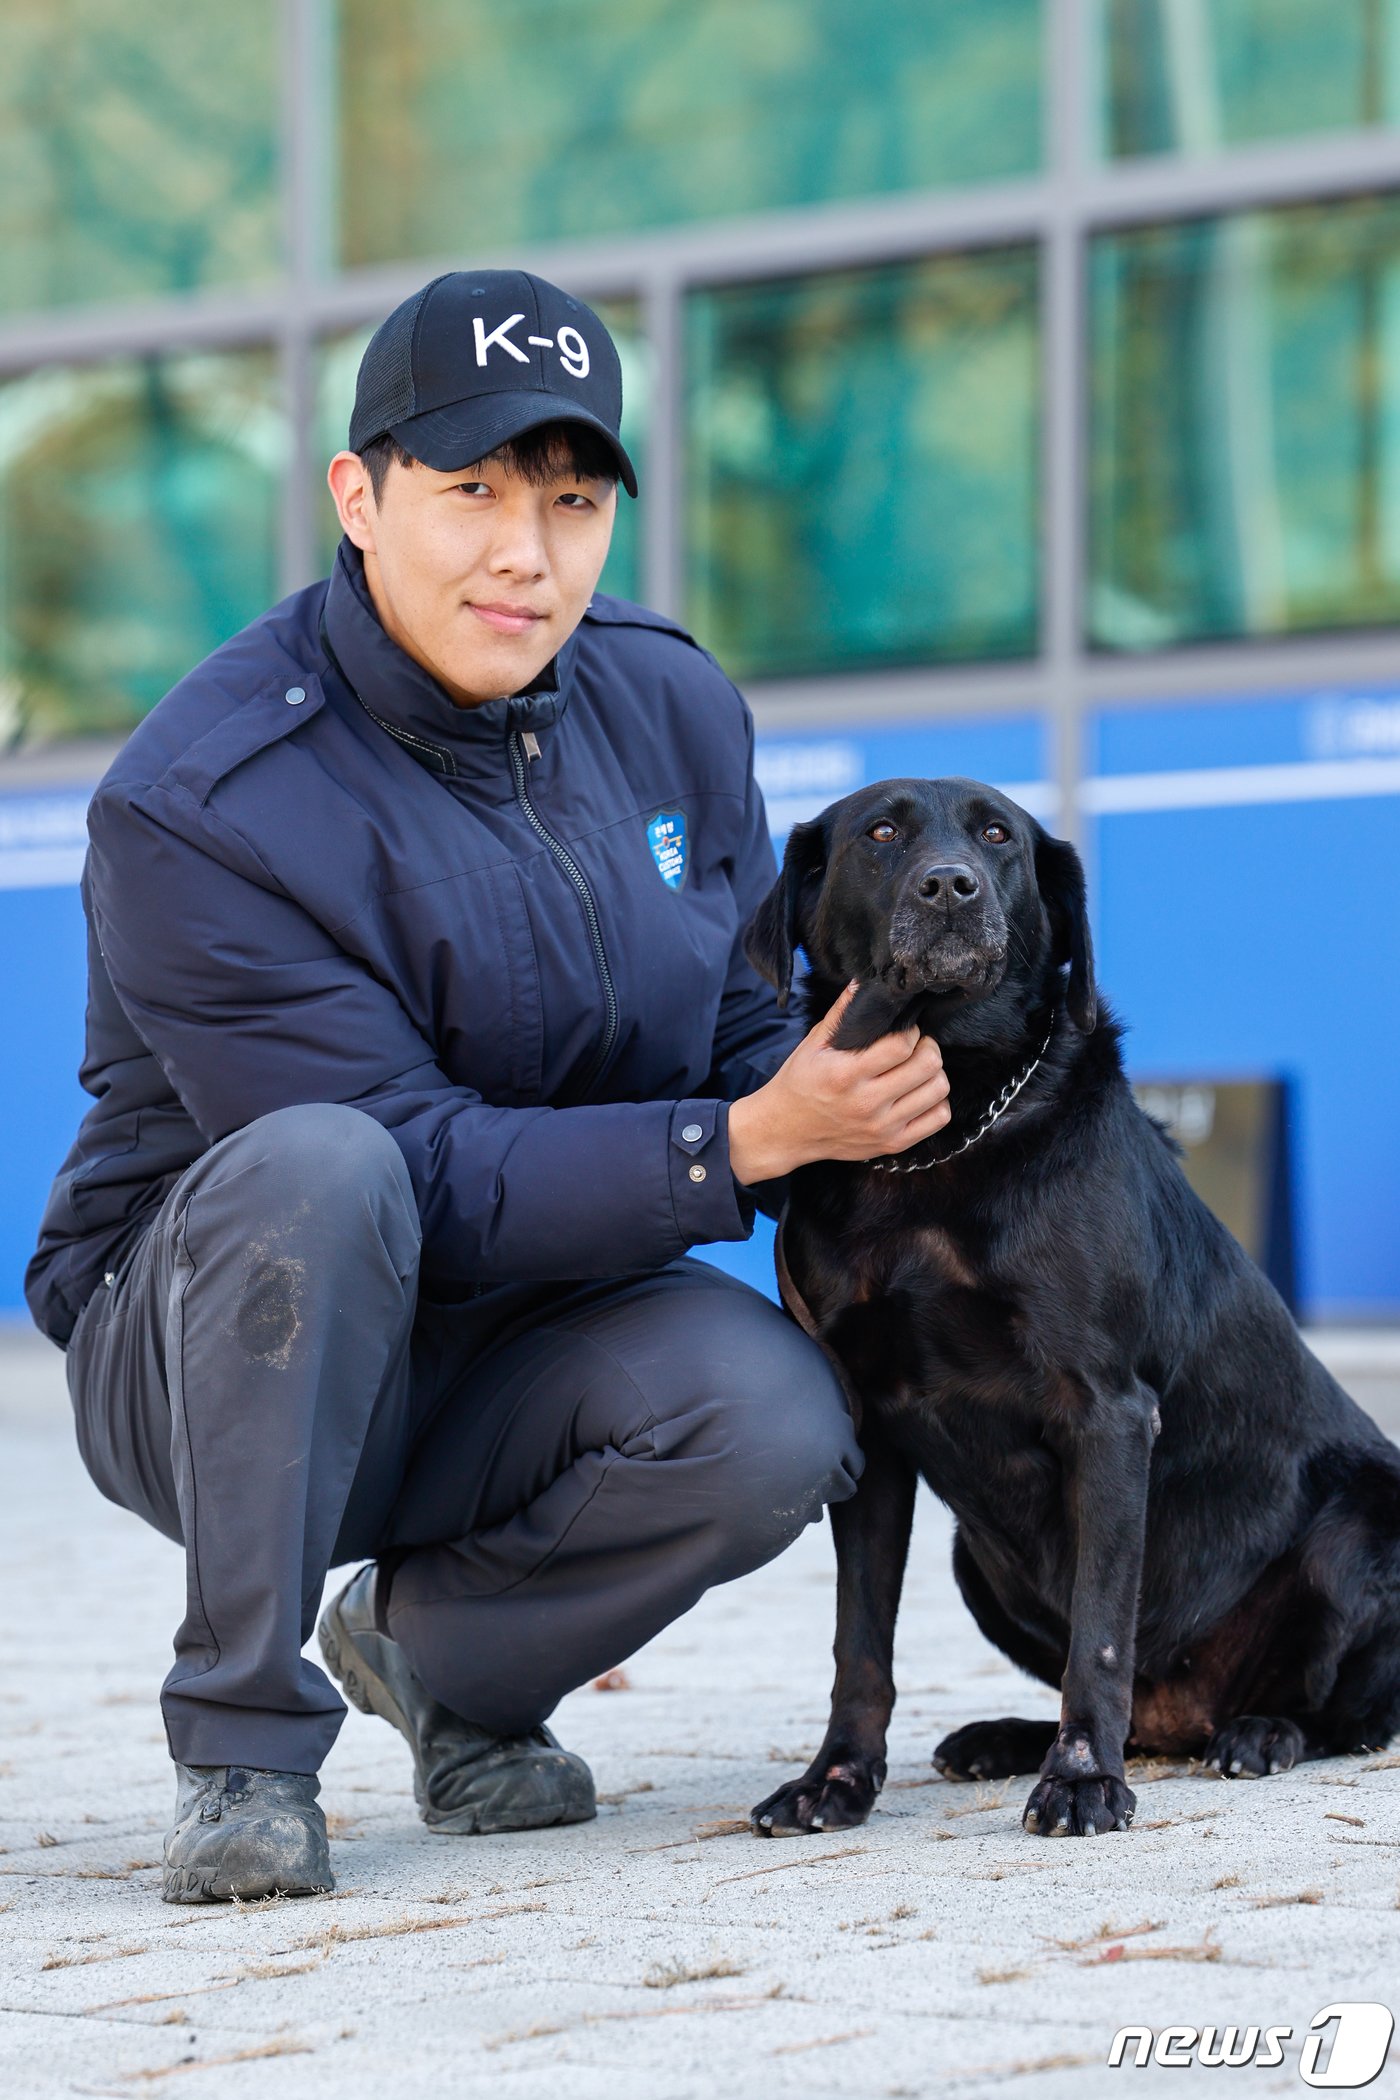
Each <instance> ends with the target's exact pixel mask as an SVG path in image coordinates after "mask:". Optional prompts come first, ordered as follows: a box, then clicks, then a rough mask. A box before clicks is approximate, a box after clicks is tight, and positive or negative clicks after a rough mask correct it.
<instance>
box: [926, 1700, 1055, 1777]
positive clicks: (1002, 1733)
mask: <svg viewBox="0 0 1400 2100" xmlns="http://www.w3.org/2000/svg"><path fill="white" fill-rule="evenodd" d="M1055 1733H1056V1730H1055V1723H1054V1722H1053V1721H1017V1720H1014V1719H1012V1718H1011V1717H1010V1716H1009V1715H1008V1716H1007V1718H1006V1719H1005V1720H1001V1721H969V1722H968V1724H967V1726H966V1728H955V1729H954V1730H953V1732H952V1734H951V1735H945V1736H944V1738H943V1740H942V1742H941V1743H940V1744H939V1746H938V1748H937V1749H936V1750H935V1751H934V1753H933V1762H934V1765H935V1767H936V1768H937V1770H938V1771H940V1772H942V1773H943V1774H944V1776H945V1777H946V1778H948V1779H1009V1778H1010V1777H1011V1776H1012V1774H1013V1773H1015V1772H1038V1771H1039V1770H1040V1767H1041V1765H1042V1764H1043V1763H1044V1761H1045V1753H1046V1751H1047V1750H1048V1749H1049V1748H1050V1745H1051V1744H1052V1743H1053V1742H1054V1740H1055Z"/></svg>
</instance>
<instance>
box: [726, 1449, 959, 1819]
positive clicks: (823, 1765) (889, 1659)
mask: <svg viewBox="0 0 1400 2100" xmlns="http://www.w3.org/2000/svg"><path fill="white" fill-rule="evenodd" d="M861 1442H862V1445H863V1448H864V1451H865V1471H864V1472H863V1473H862V1474H861V1477H860V1486H859V1487H858V1488H857V1489H856V1492H855V1494H854V1495H853V1496H852V1497H851V1498H850V1500H849V1501H848V1502H837V1503H834V1504H833V1505H832V1510H831V1528H832V1531H833V1532H834V1534H835V1537H836V1642H835V1655H836V1682H835V1684H834V1686H833V1687H832V1694H831V1719H830V1722H829V1723H828V1725H827V1731H826V1740H825V1741H824V1742H823V1744H822V1746H821V1749H820V1750H819V1751H818V1752H817V1754H816V1756H815V1757H814V1758H813V1760H812V1762H811V1764H810V1765H809V1766H808V1768H807V1770H806V1771H805V1772H804V1773H803V1774H802V1777H801V1778H800V1779H793V1780H790V1781H789V1782H788V1784H787V1785H786V1786H780V1787H779V1788H778V1791H777V1792H776V1794H770V1795H769V1796H768V1799H767V1800H766V1801H760V1802H759V1804H758V1806H757V1808H755V1809H754V1810H752V1812H751V1814H750V1817H749V1821H750V1824H751V1825H752V1828H753V1830H754V1832H755V1834H756V1835H757V1836H758V1837H792V1836H795V1835H796V1834H797V1833H799V1832H801V1831H805V1830H837V1829H846V1828H849V1827H850V1826H851V1825H852V1824H854V1823H863V1822H864V1821H865V1819H866V1817H867V1816H868V1815H869V1814H870V1811H871V1809H872V1808H873V1807H874V1805H875V1796H876V1795H877V1794H878V1793H879V1791H880V1789H881V1787H882V1786H883V1785H884V1783H885V1735H886V1731H887V1730H888V1728H889V1723H890V1715H891V1713H892V1712H893V1710H894V1622H895V1619H896V1617H897V1615H898V1612H899V1592H900V1588H901V1586H902V1584H903V1581H904V1564H905V1562H906V1560H907V1559H908V1557H909V1532H910V1527H911V1525H912V1524H913V1520H914V1490H915V1488H916V1486H917V1485H918V1475H917V1474H916V1472H915V1470H914V1467H913V1466H912V1465H911V1464H910V1462H909V1461H908V1459H906V1458H905V1457H904V1456H903V1454H902V1453H901V1452H898V1451H896V1450H894V1449H893V1447H892V1446H891V1445H889V1444H888V1443H887V1442H886V1441H885V1439H884V1437H883V1436H881V1434H880V1431H879V1428H878V1426H877V1424H876V1423H874V1422H872V1420H871V1418H870V1415H869V1414H868V1413H867V1415H866V1417H865V1427H864V1429H863V1431H862V1436H861Z"/></svg>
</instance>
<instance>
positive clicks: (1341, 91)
mask: <svg viewBox="0 0 1400 2100" xmlns="http://www.w3.org/2000/svg"><path fill="white" fill-rule="evenodd" d="M1100 25H1101V26H1100V36H1101V43H1100V66H1099V69H1100V79H1101V83H1102V97H1101V107H1100V112H1099V125H1100V132H1101V140H1102V146H1103V150H1104V151H1105V152H1106V153H1108V154H1109V155H1127V154H1137V153H1172V152H1185V153H1209V152H1212V151H1214V150H1216V149H1217V148H1219V147H1221V146H1233V145H1242V144H1244V143H1245V142H1247V141H1248V140H1251V139H1271V138H1288V137H1292V136H1295V135H1300V134H1302V133H1304V132H1310V131H1346V130H1354V129H1356V128H1357V127H1359V126H1363V125H1367V124H1393V123H1394V122H1395V121H1396V119H1397V116H1400V0H1100Z"/></svg>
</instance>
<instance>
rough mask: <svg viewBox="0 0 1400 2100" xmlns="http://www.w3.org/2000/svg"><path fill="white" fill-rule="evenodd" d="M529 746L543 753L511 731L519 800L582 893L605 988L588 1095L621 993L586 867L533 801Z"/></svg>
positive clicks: (534, 753)
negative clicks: (610, 964) (615, 984)
mask: <svg viewBox="0 0 1400 2100" xmlns="http://www.w3.org/2000/svg"><path fill="white" fill-rule="evenodd" d="M529 746H533V749H532V750H530V756H531V758H536V757H538V755H539V748H540V747H539V745H538V743H537V742H536V741H535V738H534V736H533V735H532V734H531V732H530V731H529V730H526V731H524V732H523V733H522V732H521V731H520V730H518V729H513V730H512V731H511V733H510V769H511V773H512V775H513V776H514V780H515V799H516V801H517V802H518V803H519V804H520V807H521V809H522V810H523V812H524V814H525V820H526V822H527V823H528V824H529V826H530V828H531V830H532V831H534V832H535V834H536V835H537V837H539V838H541V839H542V840H543V841H544V843H545V845H546V846H547V847H548V848H549V850H550V852H551V853H552V854H553V855H554V858H555V859H556V860H557V861H558V863H559V865H560V867H561V868H562V869H563V870H564V873H565V874H566V875H567V876H568V878H569V880H570V882H571V883H572V884H573V886H574V888H575V890H576V891H577V892H578V898H579V902H580V903H581V904H582V906H583V915H584V917H585V919H586V920H587V921H588V936H589V939H590V940H591V942H592V944H593V960H594V962H595V963H596V964H597V966H598V977H599V981H600V982H601V984H602V987H603V1006H604V1010H605V1012H606V1015H607V1019H606V1021H605V1023H604V1027H603V1039H602V1041H601V1043H600V1044H599V1046H598V1050H597V1053H596V1055H595V1056H594V1059H593V1062H592V1064H591V1065H590V1066H589V1068H588V1072H587V1076H586V1077H585V1078H584V1080H583V1082H582V1084H581V1086H580V1088H579V1092H580V1093H581V1094H586V1093H587V1092H588V1090H589V1088H590V1087H591V1086H592V1084H593V1082H594V1080H595V1079H596V1078H597V1077H598V1075H599V1073H600V1072H601V1071H602V1069H603V1067H604V1065H605V1064H606V1063H607V1061H608V1059H609V1057H610V1056H611V1055H612V1047H613V1044H614V1042H615V1041H616V1039H617V993H616V991H615V990H614V987H613V980H612V971H611V970H610V969H609V968H608V958H607V952H606V950H605V949H604V947H603V929H602V927H601V926H600V925H599V923H598V908H597V906H596V905H595V904H594V902H593V893H592V891H591V890H590V889H589V887H588V883H587V880H586V879H585V877H584V873H583V870H582V868H581V867H580V866H579V864H578V862H577V861H576V860H575V859H574V857H573V855H572V854H571V853H570V852H568V850H567V849H566V848H565V847H564V846H563V845H562V844H561V842H560V841H559V840H558V839H557V838H556V837H555V836H554V833H553V832H552V831H551V830H550V829H549V827H548V825H547V824H546V823H545V822H544V819H543V818H542V817H541V815H540V813H539V811H538V810H537V809H536V808H535V805H534V803H533V802H532V801H531V800H530V795H529V790H528V789H527V787H526V785H525V751H526V749H527V748H528V747H529Z"/></svg>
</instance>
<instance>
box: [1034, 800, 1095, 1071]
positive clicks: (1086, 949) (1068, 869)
mask: <svg viewBox="0 0 1400 2100" xmlns="http://www.w3.org/2000/svg"><path fill="white" fill-rule="evenodd" d="M1035 879H1036V882H1037V884H1038V885H1039V889H1040V895H1041V899H1042V901H1043V902H1044V905H1045V909H1046V911H1047V912H1048V913H1049V915H1050V934H1051V938H1052V940H1053V941H1054V944H1055V947H1054V955H1055V961H1056V963H1058V964H1063V963H1068V964H1069V988H1068V990H1067V992H1066V994H1065V1008H1066V1011H1067V1012H1068V1014H1069V1017H1070V1019H1071V1021H1073V1023H1074V1025H1075V1027H1076V1028H1077V1029H1078V1030H1079V1032H1080V1034H1081V1035H1092V1034H1093V1032H1094V1025H1095V1023H1096V1022H1097V1020H1098V1017H1099V1001H1098V992H1097V990H1096V988H1095V985H1094V943H1093V940H1092V938H1091V936H1090V933H1089V910H1088V905H1087V902H1086V900H1085V895H1084V863H1083V861H1082V860H1081V859H1080V858H1079V855H1078V854H1077V853H1076V852H1075V850H1074V848H1073V846H1071V845H1069V844H1068V843H1067V842H1066V841H1065V840H1064V839H1052V838H1051V837H1050V835H1049V833H1048V832H1045V831H1042V832H1040V835H1039V837H1038V838H1037V839H1036V842H1035Z"/></svg>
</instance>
